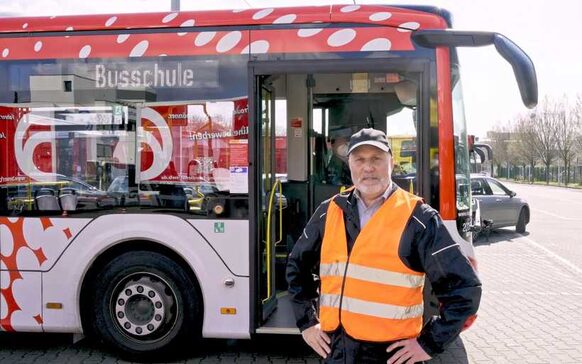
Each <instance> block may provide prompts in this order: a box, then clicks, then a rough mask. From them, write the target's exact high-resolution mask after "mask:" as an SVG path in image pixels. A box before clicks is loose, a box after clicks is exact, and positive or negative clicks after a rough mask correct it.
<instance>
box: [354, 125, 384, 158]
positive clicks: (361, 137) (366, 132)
mask: <svg viewBox="0 0 582 364" xmlns="http://www.w3.org/2000/svg"><path fill="white" fill-rule="evenodd" d="M362 145H371V146H374V147H376V148H379V149H381V150H383V151H385V152H388V153H390V154H392V151H391V150H390V144H388V139H387V138H386V134H384V132H383V131H381V130H376V129H372V128H366V129H362V130H360V131H359V132H357V133H355V134H354V135H352V137H351V138H350V146H349V149H348V154H350V153H351V152H353V151H354V149H356V148H357V147H359V146H362Z"/></svg>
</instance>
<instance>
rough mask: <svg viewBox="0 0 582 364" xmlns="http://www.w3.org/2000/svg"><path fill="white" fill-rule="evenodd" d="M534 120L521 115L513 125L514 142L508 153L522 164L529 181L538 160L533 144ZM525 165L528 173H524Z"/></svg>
mask: <svg viewBox="0 0 582 364" xmlns="http://www.w3.org/2000/svg"><path fill="white" fill-rule="evenodd" d="M534 122H535V120H534V119H533V118H531V117H530V116H529V115H521V116H520V117H519V118H518V119H517V120H516V122H515V124H514V126H513V133H512V138H513V140H514V142H513V143H511V146H510V153H511V154H513V155H514V156H515V157H516V159H517V160H518V161H519V162H521V164H522V165H523V166H524V175H525V176H524V177H527V179H528V182H530V183H532V182H533V171H534V168H535V165H536V162H537V160H538V153H537V151H536V150H535V146H534V144H535V138H534V135H535V128H534V125H533V124H534ZM525 166H529V168H530V169H529V170H530V173H529V174H526V172H525V169H526V168H525Z"/></svg>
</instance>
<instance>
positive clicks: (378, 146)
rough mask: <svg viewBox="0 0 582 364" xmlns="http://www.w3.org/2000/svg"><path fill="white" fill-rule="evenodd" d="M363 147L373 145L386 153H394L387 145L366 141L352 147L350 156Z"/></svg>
mask: <svg viewBox="0 0 582 364" xmlns="http://www.w3.org/2000/svg"><path fill="white" fill-rule="evenodd" d="M362 145H371V146H373V147H376V148H378V149H380V150H382V151H384V152H388V153H392V152H391V151H390V148H388V146H387V145H386V144H382V143H380V142H377V141H375V140H365V141H363V142H359V143H357V144H354V145H352V147H351V148H350V149H349V150H348V154H350V153H351V152H353V151H354V150H355V149H356V148H358V147H361V146H362Z"/></svg>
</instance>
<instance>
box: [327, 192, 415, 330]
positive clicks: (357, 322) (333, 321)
mask: <svg viewBox="0 0 582 364" xmlns="http://www.w3.org/2000/svg"><path fill="white" fill-rule="evenodd" d="M419 200H420V198H418V197H417V196H414V195H411V194H409V193H408V192H405V191H404V190H402V189H400V188H398V189H396V191H394V193H392V195H390V197H389V198H388V200H386V201H385V202H384V204H383V205H382V207H380V209H379V210H378V211H377V212H376V213H375V214H374V216H372V218H371V219H370V221H369V222H368V223H367V224H366V226H365V227H364V229H362V231H361V232H360V234H359V235H358V237H357V239H356V241H355V243H354V246H353V248H352V251H351V254H350V256H349V259H348V253H347V239H346V232H345V226H344V219H343V211H342V210H341V208H339V207H338V206H337V205H336V203H335V202H334V201H333V200H332V201H331V202H330V204H329V207H328V211H327V216H326V222H325V234H324V237H323V243H322V248H321V263H320V271H319V274H320V278H321V293H320V303H319V305H320V321H321V328H322V329H323V330H324V331H333V330H335V329H336V328H337V327H338V326H339V324H340V320H341V324H342V326H343V327H344V329H345V330H346V332H347V333H348V334H349V335H350V336H352V337H354V338H356V339H360V340H366V341H392V340H398V339H404V338H409V337H416V336H418V334H419V333H420V330H421V327H422V314H423V295H422V288H423V285H424V274H423V273H419V272H416V271H413V270H411V269H410V268H408V267H407V266H406V265H405V264H404V263H403V262H402V261H401V259H400V257H399V255H398V247H399V244H400V240H401V238H402V235H403V232H404V229H405V228H406V225H407V223H408V220H409V219H410V217H411V215H412V212H413V211H414V208H415V207H416V204H417V202H418V201H419ZM340 311H341V312H340Z"/></svg>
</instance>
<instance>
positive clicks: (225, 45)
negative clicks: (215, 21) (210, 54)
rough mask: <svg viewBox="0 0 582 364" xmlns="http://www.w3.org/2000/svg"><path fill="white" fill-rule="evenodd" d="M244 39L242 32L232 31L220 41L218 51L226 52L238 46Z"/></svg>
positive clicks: (217, 46)
mask: <svg viewBox="0 0 582 364" xmlns="http://www.w3.org/2000/svg"><path fill="white" fill-rule="evenodd" d="M241 39H242V33H241V32H239V31H234V32H230V33H228V34H227V35H225V36H224V37H222V39H220V40H219V41H218V44H217V45H216V51H217V52H218V53H225V52H228V51H230V50H231V49H233V48H234V47H236V45H237V44H238V43H239V42H240V40H241Z"/></svg>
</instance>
